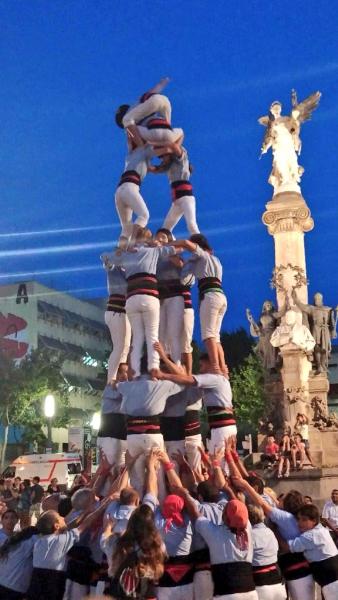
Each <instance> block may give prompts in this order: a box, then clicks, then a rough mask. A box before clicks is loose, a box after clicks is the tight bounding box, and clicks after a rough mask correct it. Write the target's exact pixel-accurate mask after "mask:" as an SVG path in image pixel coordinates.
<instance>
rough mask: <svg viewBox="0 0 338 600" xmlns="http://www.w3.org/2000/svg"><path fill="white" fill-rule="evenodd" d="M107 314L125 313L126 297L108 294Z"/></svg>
mask: <svg viewBox="0 0 338 600" xmlns="http://www.w3.org/2000/svg"><path fill="white" fill-rule="evenodd" d="M106 310H107V311H108V312H109V311H110V312H118V313H125V312H126V297H125V296H124V295H123V294H110V296H109V298H108V300H107V308H106Z"/></svg>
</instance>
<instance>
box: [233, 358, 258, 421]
mask: <svg viewBox="0 0 338 600" xmlns="http://www.w3.org/2000/svg"><path fill="white" fill-rule="evenodd" d="M231 385H232V391H233V397H234V407H235V411H236V416H237V419H238V421H240V422H242V423H248V424H250V425H252V426H253V427H254V428H255V429H256V428H257V426H258V421H259V419H260V418H261V417H262V416H263V414H264V408H265V399H264V374H263V368H262V364H261V362H260V360H259V358H258V357H257V356H256V354H254V353H251V354H249V356H247V358H245V359H244V361H243V363H242V365H241V366H240V367H238V368H237V369H235V370H234V371H233V372H232V374H231Z"/></svg>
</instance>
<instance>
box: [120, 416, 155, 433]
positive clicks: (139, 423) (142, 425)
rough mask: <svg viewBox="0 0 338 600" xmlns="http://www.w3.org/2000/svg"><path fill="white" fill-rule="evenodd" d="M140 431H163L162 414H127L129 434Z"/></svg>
mask: <svg viewBox="0 0 338 600" xmlns="http://www.w3.org/2000/svg"><path fill="white" fill-rule="evenodd" d="M140 433H161V429H160V416H159V415H154V416H151V417H142V416H140V417H132V416H130V415H127V435H137V434H140Z"/></svg>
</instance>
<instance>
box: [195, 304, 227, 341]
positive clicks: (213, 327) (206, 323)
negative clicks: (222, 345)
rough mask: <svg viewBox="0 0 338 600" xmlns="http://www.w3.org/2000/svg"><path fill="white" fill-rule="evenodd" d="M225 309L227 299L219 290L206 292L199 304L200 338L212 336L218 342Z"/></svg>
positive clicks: (204, 338) (205, 338)
mask: <svg viewBox="0 0 338 600" xmlns="http://www.w3.org/2000/svg"><path fill="white" fill-rule="evenodd" d="M226 309H227V300H226V297H225V296H224V294H220V293H219V292H207V293H206V294H205V296H204V298H203V300H202V302H201V304H200V321H201V335H202V340H207V339H209V338H214V339H215V340H216V342H220V332H221V326H222V321H223V317H224V315H225V313H226Z"/></svg>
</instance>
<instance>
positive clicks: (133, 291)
mask: <svg viewBox="0 0 338 600" xmlns="http://www.w3.org/2000/svg"><path fill="white" fill-rule="evenodd" d="M127 284H128V288H127V298H131V297H132V296H135V295H137V294H145V295H146V296H153V297H154V298H158V297H159V292H158V282H157V277H156V275H152V274H151V275H150V274H149V273H135V275H130V277H128V278H127Z"/></svg>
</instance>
